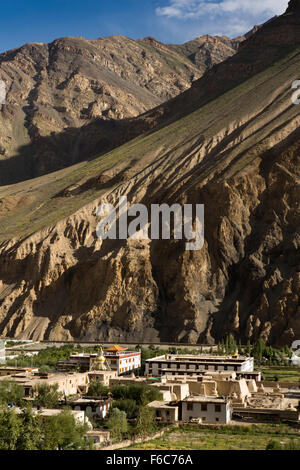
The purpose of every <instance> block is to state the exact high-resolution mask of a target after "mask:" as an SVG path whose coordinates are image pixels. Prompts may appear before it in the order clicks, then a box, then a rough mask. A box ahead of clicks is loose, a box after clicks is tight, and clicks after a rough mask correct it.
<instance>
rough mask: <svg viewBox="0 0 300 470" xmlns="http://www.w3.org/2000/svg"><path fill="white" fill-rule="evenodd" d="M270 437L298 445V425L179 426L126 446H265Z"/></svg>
mask: <svg viewBox="0 0 300 470" xmlns="http://www.w3.org/2000/svg"><path fill="white" fill-rule="evenodd" d="M270 441H276V442H278V443H280V444H281V445H287V444H289V443H290V442H291V441H293V442H294V443H296V445H298V446H300V428H298V429H296V428H293V427H290V426H288V425H283V424H274V425H271V424H268V425H249V426H247V425H246V426H227V427H220V428H218V429H215V428H209V427H205V428H203V427H198V426H191V425H187V426H179V427H178V428H174V429H172V430H171V431H168V432H166V433H165V434H164V436H162V437H161V438H158V439H154V440H153V441H149V442H146V443H144V444H138V445H134V446H131V447H129V448H126V450H129V449H130V450H265V449H266V446H267V444H268V443H269V442H270Z"/></svg>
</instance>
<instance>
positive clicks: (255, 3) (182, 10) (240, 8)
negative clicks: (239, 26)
mask: <svg viewBox="0 0 300 470" xmlns="http://www.w3.org/2000/svg"><path fill="white" fill-rule="evenodd" d="M287 5H288V0H221V1H220V2H217V1H216V0H169V5H167V6H165V7H158V8H157V9H156V14H157V15H159V16H165V17H167V18H177V19H197V18H201V17H202V16H206V15H212V16H213V17H217V16H219V15H224V14H228V13H235V14H239V15H240V14H245V15H246V14H250V15H251V16H254V15H262V14H266V15H267V14H268V15H270V17H271V16H274V15H280V14H282V13H283V12H284V11H285V10H286V8H287Z"/></svg>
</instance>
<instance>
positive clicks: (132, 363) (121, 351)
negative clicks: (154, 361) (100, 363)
mask: <svg viewBox="0 0 300 470" xmlns="http://www.w3.org/2000/svg"><path fill="white" fill-rule="evenodd" d="M104 356H105V359H106V361H107V364H108V365H109V367H110V369H111V370H116V371H117V372H118V374H127V373H128V372H133V371H137V370H139V369H140V367H141V351H127V349H126V348H122V347H121V346H118V345H116V344H115V345H114V346H112V347H111V348H108V349H106V351H105V352H104Z"/></svg>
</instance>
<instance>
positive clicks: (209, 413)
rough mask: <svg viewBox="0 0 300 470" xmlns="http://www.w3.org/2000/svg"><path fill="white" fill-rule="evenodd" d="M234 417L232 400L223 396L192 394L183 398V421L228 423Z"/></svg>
mask: <svg viewBox="0 0 300 470" xmlns="http://www.w3.org/2000/svg"><path fill="white" fill-rule="evenodd" d="M231 418H232V403H231V400H229V399H227V398H221V397H203V396H190V397H187V398H185V399H184V400H182V421H184V422H189V421H191V420H193V419H199V421H200V422H201V423H209V424H213V423H222V424H227V423H229V422H230V421H231Z"/></svg>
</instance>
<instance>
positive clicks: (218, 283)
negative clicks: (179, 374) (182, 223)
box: [0, 2, 300, 345]
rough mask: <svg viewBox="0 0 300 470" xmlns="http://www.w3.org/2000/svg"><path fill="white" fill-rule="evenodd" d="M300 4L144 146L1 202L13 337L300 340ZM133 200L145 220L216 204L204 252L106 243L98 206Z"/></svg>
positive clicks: (167, 111)
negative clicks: (159, 212)
mask: <svg viewBox="0 0 300 470" xmlns="http://www.w3.org/2000/svg"><path fill="white" fill-rule="evenodd" d="M298 5H299V2H296V3H295V2H291V3H290V9H289V11H288V12H287V14H285V15H283V16H282V17H279V18H276V19H274V20H273V21H271V22H269V23H268V24H267V25H265V26H264V27H263V28H261V29H259V30H258V31H257V32H256V34H255V35H253V36H251V37H250V38H248V39H247V40H246V41H245V42H244V43H243V44H242V47H241V49H240V52H239V53H238V54H237V55H236V56H234V57H232V58H231V59H228V60H227V61H225V62H224V63H222V64H220V65H217V66H215V67H213V68H212V69H211V70H210V71H209V72H207V73H206V74H205V75H204V76H203V77H202V78H201V79H200V80H199V81H196V82H195V83H194V85H193V86H192V88H191V89H190V90H187V91H186V92H184V93H183V94H182V95H180V96H178V97H176V98H174V99H172V100H171V101H169V102H168V103H166V104H163V105H160V106H159V107H157V108H156V109H154V110H153V111H149V112H148V113H146V114H144V115H143V116H141V117H138V118H136V120H133V122H135V123H136V126H137V125H139V123H140V126H141V128H142V126H144V129H143V130H144V131H145V130H146V131H147V132H145V133H142V134H141V135H140V136H139V137H137V138H135V139H134V140H132V141H130V142H127V143H126V144H124V145H123V146H121V147H119V148H117V149H115V150H113V151H111V152H109V153H107V154H105V155H102V156H99V157H98V158H95V159H94V160H93V161H91V162H86V163H82V164H79V165H75V166H74V167H69V168H66V169H64V170H61V171H60V172H57V173H54V174H51V175H46V176H43V177H40V178H37V179H35V180H32V181H30V183H29V184H28V183H26V182H20V183H19V184H16V185H13V186H10V187H4V188H0V200H1V207H2V210H1V218H0V223H1V225H2V228H1V230H0V237H1V240H2V241H1V245H0V263H1V264H0V280H1V281H0V332H1V334H4V335H7V336H15V337H18V338H25V337H26V338H32V339H40V338H47V339H71V338H81V339H83V338H85V339H99V340H102V339H104V340H113V341H118V340H125V341H127V340H128V341H135V342H139V341H142V340H144V341H145V340H161V341H188V342H190V343H196V342H207V343H213V342H215V341H218V340H219V339H221V338H223V337H224V335H225V334H226V333H228V332H232V333H233V334H234V335H235V336H236V338H237V339H241V340H242V341H243V342H245V341H247V340H248V339H249V340H251V341H254V340H256V339H257V338H259V337H262V338H264V339H265V340H266V341H268V342H269V343H271V344H276V345H283V344H289V343H291V341H293V340H294V339H298V338H299V335H300V306H299V295H300V269H299V261H300V259H299V253H300V250H299V248H300V238H299V233H300V211H299V194H300V192H299V177H300V165H299V155H300V133H299V125H300V113H299V109H298V106H297V105H294V104H293V103H292V100H291V96H292V90H291V84H292V82H293V81H294V80H296V79H299V77H298V73H299V60H300V28H299V25H300V17H299V14H298V9H297V8H298ZM295 6H296V8H295ZM291 7H292V9H291ZM287 32H288V33H287ZM212 77H214V81H213V82H212ZM96 128H97V126H95V128H94V132H95V133H96ZM93 135H95V134H93ZM120 195H127V197H128V200H129V202H131V203H132V202H142V203H144V204H145V205H146V206H147V207H150V204H152V203H160V204H161V203H168V204H173V203H175V202H178V203H182V204H183V203H192V204H197V203H199V204H200V203H202V204H204V205H205V243H204V246H203V248H202V249H201V250H198V251H187V250H186V249H185V240H171V241H168V240H152V241H151V240H150V239H147V240H131V239H129V240H123V241H122V240H103V241H102V240H100V239H99V238H97V236H96V227H97V224H98V222H99V217H97V215H96V213H97V208H98V206H99V204H100V203H103V202H109V203H112V204H114V205H117V202H118V197H119V196H120Z"/></svg>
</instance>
